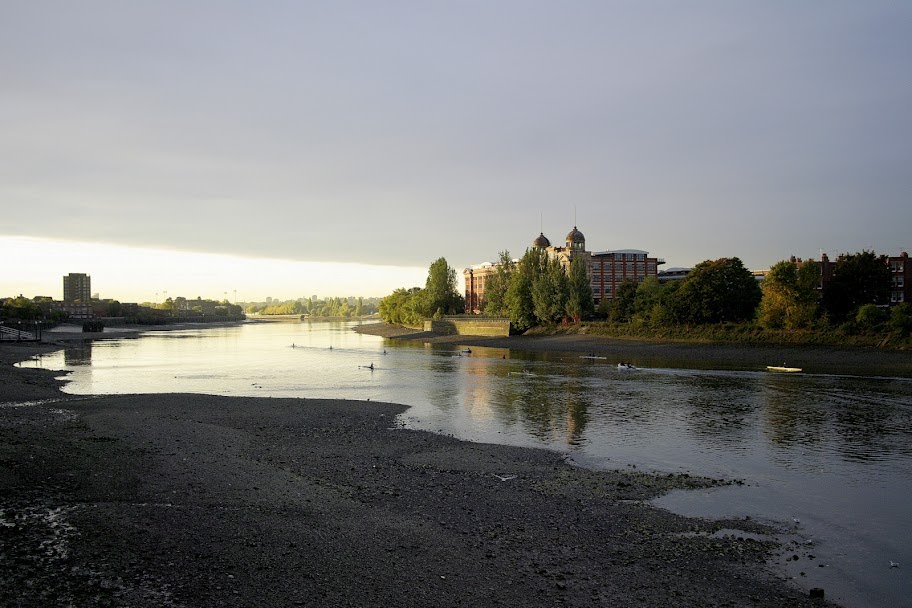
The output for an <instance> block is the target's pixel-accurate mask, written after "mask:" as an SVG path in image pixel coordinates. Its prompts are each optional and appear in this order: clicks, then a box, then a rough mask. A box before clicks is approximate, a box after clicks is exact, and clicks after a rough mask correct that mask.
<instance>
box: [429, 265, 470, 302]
mask: <svg viewBox="0 0 912 608" xmlns="http://www.w3.org/2000/svg"><path fill="white" fill-rule="evenodd" d="M424 291H425V296H424V306H425V309H424V312H425V313H426V316H430V315H432V314H435V313H436V312H437V311H438V310H439V311H440V312H441V313H442V314H445V315H455V314H460V313H462V312H465V299H464V298H463V297H462V296H461V295H460V294H459V291H458V290H457V289H456V270H454V269H453V268H450V265H449V264H447V261H446V258H437V260H436V261H434V263H433V264H431V266H430V268H428V276H427V282H426V284H425V287H424Z"/></svg>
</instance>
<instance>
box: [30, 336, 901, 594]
mask: <svg viewBox="0 0 912 608" xmlns="http://www.w3.org/2000/svg"><path fill="white" fill-rule="evenodd" d="M351 328H352V324H347V323H307V322H304V323H247V324H243V325H239V326H234V327H219V328H208V329H192V330H181V331H168V332H150V333H147V334H145V335H144V336H143V337H142V338H141V339H138V340H136V339H121V340H111V341H102V342H94V343H90V342H86V343H84V344H79V345H74V346H71V347H67V348H66V349H64V350H62V351H59V352H57V353H53V354H50V355H44V356H42V357H39V358H37V359H36V360H34V361H31V362H26V363H23V364H22V365H25V366H39V367H44V368H48V369H55V370H67V371H69V372H71V373H70V374H69V375H68V379H69V380H70V383H69V384H68V385H67V386H66V387H65V389H64V390H65V391H66V392H69V393H75V394H116V393H121V394H122V393H150V392H198V393H211V394H219V395H252V396H274V397H306V398H319V397H326V398H345V399H371V400H374V401H390V402H394V403H402V404H405V405H409V406H411V409H409V410H408V411H407V412H406V413H405V414H403V416H402V423H403V424H404V425H405V426H407V427H409V428H416V429H423V430H430V431H435V432H442V433H447V434H452V435H455V436H457V437H459V438H463V439H468V440H472V441H482V442H493V443H506V444H512V445H523V446H537V447H546V448H550V449H556V450H560V451H562V452H564V453H567V454H568V455H569V456H570V457H571V458H572V460H573V461H575V462H577V463H579V464H581V465H583V466H588V467H594V468H621V469H623V468H626V467H636V468H637V469H639V470H649V471H662V472H689V473H691V474H695V475H705V476H710V477H716V478H724V479H727V480H741V481H743V482H744V483H743V485H729V486H724V487H721V488H716V489H713V490H708V491H688V492H673V493H671V494H669V495H667V496H664V497H662V498H660V499H659V500H657V501H655V504H657V505H658V506H660V507H663V508H667V509H670V510H672V511H675V512H679V513H682V514H685V515H699V516H707V517H728V516H737V517H743V516H751V517H752V518H755V519H759V520H761V521H766V522H770V523H773V524H774V525H775V526H776V527H777V529H779V530H780V531H781V534H780V535H779V537H778V538H779V539H780V540H784V541H787V542H790V543H795V544H796V546H800V550H799V549H798V548H795V549H794V550H789V551H788V552H787V553H786V554H784V555H783V556H781V557H779V558H777V562H778V567H779V569H780V572H781V573H782V574H783V576H787V577H794V582H795V583H796V584H798V585H800V586H802V587H803V588H805V589H808V588H811V587H822V588H824V589H825V590H826V594H827V598H828V599H832V600H835V601H837V602H840V603H842V604H843V605H845V606H850V607H855V608H867V607H874V606H912V525H910V521H909V520H910V516H912V380H910V379H904V378H889V377H850V376H832V375H812V374H772V373H767V372H757V371H730V370H729V371H713V370H705V369H688V363H687V362H686V361H683V362H681V361H679V362H669V364H668V366H667V367H649V368H641V369H636V370H619V369H618V367H617V361H610V360H602V359H584V358H581V357H579V356H578V355H575V354H553V353H523V352H515V351H509V350H507V349H493V348H479V347H476V348H472V349H471V350H472V352H471V353H468V352H462V351H463V350H464V349H463V348H460V347H451V346H442V345H430V344H421V343H414V342H404V341H395V340H384V339H382V338H378V337H375V336H367V335H361V334H357V333H355V332H353V331H352V330H351ZM632 363H634V364H636V363H637V362H636V361H633V362H632ZM371 364H373V367H374V369H373V370H371V369H369V368H367V367H366V366H369V365H371ZM796 520H797V521H796ZM793 555H798V556H799V559H798V560H797V561H794V560H791V559H788V558H791V557H792V556H793ZM811 555H813V558H811V557H809V556H811ZM891 562H893V563H898V564H899V566H898V567H891Z"/></svg>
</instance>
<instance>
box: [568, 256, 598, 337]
mask: <svg viewBox="0 0 912 608" xmlns="http://www.w3.org/2000/svg"><path fill="white" fill-rule="evenodd" d="M565 310H566V313H567V316H568V317H569V318H570V319H572V320H573V322H574V323H579V322H580V321H582V320H583V318H585V317H589V316H591V315H592V313H593V312H595V304H594V303H593V300H592V285H590V284H589V273H588V272H587V271H586V262H585V261H584V260H583V258H581V257H575V258H573V261H571V262H570V269H569V272H568V275H567V302H566V309H565Z"/></svg>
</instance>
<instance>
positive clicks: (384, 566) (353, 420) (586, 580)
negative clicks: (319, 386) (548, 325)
mask: <svg viewBox="0 0 912 608" xmlns="http://www.w3.org/2000/svg"><path fill="white" fill-rule="evenodd" d="M41 348H48V347H40V346H39V347H23V346H17V345H11V346H7V345H3V346H0V361H2V364H0V381H2V385H0V386H2V389H0V390H2V392H0V605H3V606H28V607H31V606H35V607H37V606H89V605H91V606H149V607H151V606H156V607H158V606H186V607H197V606H198V607H209V606H269V607H273V606H548V607H551V606H556V605H557V606H562V605H564V606H744V605H750V606H819V605H821V602H820V600H811V599H809V597H808V595H807V593H806V592H804V591H801V590H800V589H798V588H797V587H793V586H791V585H790V584H789V583H787V582H786V581H784V580H783V578H782V577H781V575H777V574H776V573H774V572H772V571H771V570H770V569H769V568H768V566H767V565H766V559H767V558H768V557H769V556H770V555H771V554H772V553H773V552H776V551H778V550H779V549H780V547H779V546H778V545H777V544H776V543H774V542H773V541H761V540H755V539H754V536H753V535H745V537H738V536H736V535H729V536H724V537H715V536H713V533H714V532H717V531H719V530H722V529H738V530H745V531H748V532H764V531H767V529H766V528H764V527H763V526H761V525H759V524H757V523H755V522H753V521H750V520H738V521H707V520H701V519H690V518H684V517H679V516H676V515H674V514H671V513H669V512H667V511H663V510H661V509H656V508H653V507H651V506H650V505H649V504H647V503H646V502H645V501H647V500H648V499H650V498H652V497H654V496H657V495H659V494H661V493H663V492H666V491H668V490H669V489H672V488H688V487H690V488H695V487H706V486H708V485H712V484H716V483H720V482H719V481H713V480H708V479H700V478H694V477H689V476H687V475H667V476H666V475H649V474H637V473H631V472H612V471H606V472H595V471H588V470H584V469H580V468H578V467H574V466H572V465H570V464H568V463H567V462H566V461H565V460H564V459H563V458H562V457H561V455H560V454H557V453H554V452H549V451H544V450H534V449H526V448H513V447H505V446H498V445H488V444H476V443H469V442H463V441H458V440H456V439H453V438H450V437H446V436H441V435H435V434H431V433H427V432H421V431H411V430H404V429H401V428H398V426H397V423H396V415H397V414H398V413H400V412H402V411H404V410H405V408H404V407H403V406H399V405H394V404H387V403H376V402H369V401H345V400H303V399H269V398H246V397H235V398H232V397H217V396H209V395H185V394H167V395H125V396H111V397H74V396H68V395H65V394H62V393H59V392H58V390H57V384H58V382H57V381H55V380H54V379H53V374H52V373H49V372H44V371H41V370H28V369H16V368H13V367H11V366H10V365H9V363H10V362H12V361H15V360H18V359H22V358H25V357H26V356H28V355H29V354H31V353H32V352H35V351H37V350H39V349H41ZM41 399H44V400H46V401H36V400H41Z"/></svg>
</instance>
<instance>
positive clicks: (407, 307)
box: [378, 287, 422, 325]
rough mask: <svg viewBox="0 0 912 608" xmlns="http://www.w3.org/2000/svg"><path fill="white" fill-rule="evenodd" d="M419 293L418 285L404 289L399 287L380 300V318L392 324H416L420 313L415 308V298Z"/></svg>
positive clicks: (420, 316)
mask: <svg viewBox="0 0 912 608" xmlns="http://www.w3.org/2000/svg"><path fill="white" fill-rule="evenodd" d="M420 293H421V289H420V288H418V287H412V288H411V289H405V288H402V287H400V288H399V289H397V290H395V291H394V292H393V293H391V294H390V295H388V296H386V297H385V298H383V299H382V300H380V304H379V305H378V311H379V313H380V318H381V319H383V320H384V321H385V322H386V323H391V324H393V325H416V324H417V323H418V322H420V321H421V318H422V315H420V314H418V313H417V312H416V310H415V308H416V306H415V299H416V297H418V295H419V294H420Z"/></svg>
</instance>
